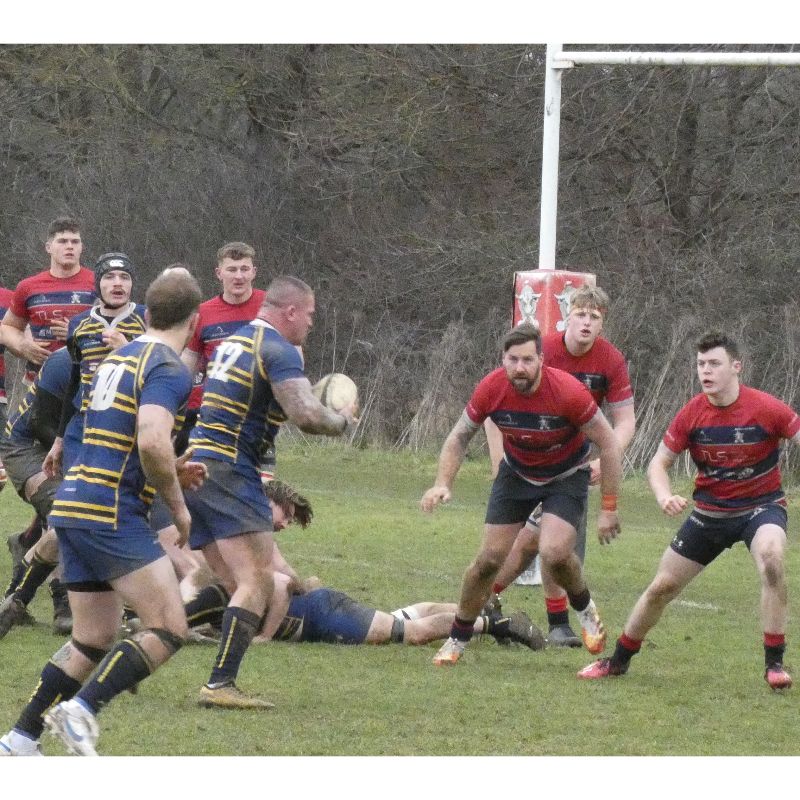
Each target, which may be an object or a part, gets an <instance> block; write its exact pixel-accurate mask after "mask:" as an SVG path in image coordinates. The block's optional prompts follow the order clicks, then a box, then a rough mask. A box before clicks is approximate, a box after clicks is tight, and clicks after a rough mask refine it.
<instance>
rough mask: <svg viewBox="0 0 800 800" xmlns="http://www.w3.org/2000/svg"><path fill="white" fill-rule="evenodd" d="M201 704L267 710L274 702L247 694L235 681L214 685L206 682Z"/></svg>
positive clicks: (201, 694)
mask: <svg viewBox="0 0 800 800" xmlns="http://www.w3.org/2000/svg"><path fill="white" fill-rule="evenodd" d="M199 702H200V705H201V706H203V707H205V708H238V709H248V708H250V709H260V710H267V709H270V708H275V704H274V703H270V702H268V701H266V700H261V699H260V698H258V697H250V696H249V695H246V694H245V693H244V692H243V691H242V690H241V689H240V688H239V687H238V686H237V685H236V684H235V683H234V682H233V681H229V682H227V683H219V684H215V685H213V686H209V684H206V685H205V686H203V688H202V689H200V701H199Z"/></svg>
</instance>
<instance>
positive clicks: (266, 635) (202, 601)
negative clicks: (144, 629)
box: [186, 480, 544, 650]
mask: <svg viewBox="0 0 800 800" xmlns="http://www.w3.org/2000/svg"><path fill="white" fill-rule="evenodd" d="M264 493H265V494H266V496H267V498H268V499H269V503H270V507H271V509H272V525H273V528H274V530H275V531H276V532H277V531H281V530H284V529H285V528H286V527H288V526H289V525H291V524H292V523H293V522H297V523H298V524H300V525H301V526H302V527H303V528H305V527H307V526H308V525H309V524H310V522H311V518H312V516H313V510H312V508H311V504H310V503H309V502H308V500H307V499H306V498H305V497H303V496H302V495H301V494H299V493H298V492H296V491H295V490H294V489H292V487H290V486H288V485H287V484H285V483H283V482H281V481H277V480H275V481H270V482H269V483H267V484H266V485H265V487H264ZM273 559H274V560H275V566H276V570H275V576H274V580H275V589H274V594H273V598H272V601H271V603H270V605H269V607H268V608H267V612H266V614H265V615H264V618H263V621H262V625H261V629H260V631H259V634H258V636H257V637H256V638H255V639H254V641H257V642H268V641H270V640H273V639H274V640H281V641H291V642H330V643H338V644H386V643H388V642H403V643H405V644H414V645H420V644H428V643H429V642H433V641H436V640H438V639H446V638H447V636H448V635H449V633H450V627H451V626H452V624H453V620H454V619H455V611H456V604H455V603H417V604H415V605H413V606H408V607H407V608H403V609H398V610H397V611H394V612H392V613H391V614H389V613H387V612H385V611H379V610H377V609H375V608H370V607H368V606H365V605H362V604H361V603H358V602H357V601H356V600H353V598H351V597H348V596H347V595H346V594H344V592H339V591H336V590H334V589H327V588H320V587H319V579H318V578H308V579H306V580H305V581H303V580H300V578H299V577H298V576H297V573H296V572H295V571H294V569H292V567H291V566H290V565H289V564H288V562H287V561H286V559H285V558H283V556H282V555H281V554H280V551H279V550H278V547H277V545H276V546H275V550H274V556H273ZM312 586H314V588H310V587H312ZM231 591H232V587H231V586H230V585H227V586H226V585H223V584H222V583H219V582H218V583H212V584H209V585H208V586H206V587H204V588H203V589H202V590H201V591H200V592H199V593H198V595H197V597H196V598H195V599H194V600H193V601H191V602H189V603H188V604H187V605H186V618H187V620H188V623H189V626H190V627H200V626H203V625H212V626H214V625H218V624H219V622H220V621H221V619H222V613H223V611H224V610H225V607H226V606H227V602H228V597H229V595H230V593H231ZM474 632H475V633H479V634H481V633H487V634H489V635H491V636H494V637H495V638H496V639H498V640H502V641H515V642H520V643H522V644H525V645H527V646H528V647H530V648H531V649H533V650H540V649H541V648H542V647H544V638H543V637H542V634H541V631H539V629H538V628H537V627H536V626H535V625H533V623H532V622H531V621H530V619H528V617H527V615H525V614H524V613H523V612H515V613H513V614H511V615H510V616H507V617H504V616H501V615H500V614H494V615H491V616H482V617H479V618H478V619H477V620H476V621H475V625H474Z"/></svg>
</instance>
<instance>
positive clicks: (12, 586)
mask: <svg viewBox="0 0 800 800" xmlns="http://www.w3.org/2000/svg"><path fill="white" fill-rule="evenodd" d="M28 567H30V564H29V563H28V562H27V561H26V560H25V559H24V558H23V559H22V561H20V562H19V564H17V566H16V567H14V569H13V570H12V571H11V580H10V581H9V582H8V586H7V587H6V591H5V594H4V595H3V599H5V598H6V597H8V596H9V595H10V594H13V593H14V592H15V591H16V588H17V586H19V582H20V581H21V580H22V577H23V576H24V575H25V573H26V572H27V571H28Z"/></svg>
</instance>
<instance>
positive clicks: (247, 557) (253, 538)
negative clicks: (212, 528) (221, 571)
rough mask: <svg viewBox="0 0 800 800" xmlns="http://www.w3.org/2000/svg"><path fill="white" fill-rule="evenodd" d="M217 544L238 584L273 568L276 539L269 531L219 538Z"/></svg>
mask: <svg viewBox="0 0 800 800" xmlns="http://www.w3.org/2000/svg"><path fill="white" fill-rule="evenodd" d="M216 546H217V550H218V552H219V554H220V556H221V557H222V560H223V561H224V562H225V564H227V566H228V569H229V570H230V572H231V574H232V576H233V579H234V581H235V582H236V584H237V585H239V584H241V583H242V582H243V581H245V580H250V579H253V578H254V577H258V576H261V575H263V574H264V573H265V572H269V571H270V570H271V569H272V551H273V548H274V539H273V537H272V534H271V533H269V532H267V531H256V532H253V533H243V534H241V535H239V536H231V537H230V538H227V539H218V540H217V541H216Z"/></svg>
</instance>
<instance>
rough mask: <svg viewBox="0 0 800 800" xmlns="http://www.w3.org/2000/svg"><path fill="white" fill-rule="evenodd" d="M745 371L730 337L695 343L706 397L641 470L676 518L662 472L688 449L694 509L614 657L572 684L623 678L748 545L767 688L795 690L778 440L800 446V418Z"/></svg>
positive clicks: (676, 505)
mask: <svg viewBox="0 0 800 800" xmlns="http://www.w3.org/2000/svg"><path fill="white" fill-rule="evenodd" d="M741 369H742V362H741V356H740V354H739V348H738V345H737V344H736V342H734V341H733V340H732V339H731V338H730V337H729V336H727V335H725V334H723V333H719V332H710V333H708V334H706V335H705V336H703V337H702V338H701V339H700V341H699V342H698V345H697V375H698V378H699V379H700V385H701V388H702V392H701V393H700V394H698V395H696V396H695V397H693V398H692V399H691V400H690V401H689V402H688V403H687V404H686V405H685V406H684V407H683V408H682V409H681V410H680V411H679V412H678V414H677V416H676V417H675V419H674V420H673V421H672V423H671V425H670V426H669V429H668V430H667V432H666V434H665V436H664V439H663V441H662V442H661V444H660V445H659V447H658V451H657V452H656V454H655V456H654V457H653V459H652V461H651V462H650V466H649V467H648V471H647V477H648V479H649V481H650V487H651V489H652V490H653V494H654V495H655V497H656V501H657V502H658V505H659V506H660V507H661V510H662V511H663V512H664V513H665V514H667V515H668V516H671V517H674V516H677V515H678V514H681V513H682V512H683V511H684V510H685V509H686V507H687V506H688V501H687V500H686V499H685V498H684V497H681V496H680V495H676V494H674V493H673V492H672V488H671V486H670V480H669V474H668V470H669V468H670V467H671V466H672V465H673V464H674V463H675V460H676V459H677V458H678V456H679V455H680V454H681V453H682V452H683V451H684V450H688V451H689V454H690V455H691V457H692V460H693V461H694V463H695V465H696V467H697V476H696V478H695V490H694V495H693V497H694V508H693V509H692V512H691V513H690V515H689V516H688V518H687V519H686V520H685V522H684V523H683V525H682V526H681V528H680V530H679V531H678V532H677V534H675V537H674V538H673V540H672V542H671V544H670V546H669V547H668V548H667V549H666V551H665V552H664V555H663V556H662V558H661V563H660V564H659V566H658V570H657V572H656V576H655V578H654V579H653V581H652V582H651V583H650V585H649V586H648V587H647V589H645V591H644V594H642V596H641V597H640V598H639V600H638V601H637V602H636V605H635V606H634V608H633V611H632V612H631V614H630V616H629V617H628V620H627V622H626V623H625V627H624V628H623V631H622V635H621V636H620V637H619V639H618V641H617V646H616V649H615V651H614V654H613V655H612V656H611V658H605V659H601V660H600V661H596V662H594V663H593V664H590V665H589V666H587V667H585V668H584V669H583V670H581V671H580V672H579V673H578V677H580V678H589V679H592V678H605V677H608V676H612V675H622V674H624V673H625V672H627V671H628V666H629V664H630V661H631V659H632V658H633V656H634V655H636V653H638V652H639V650H640V648H641V646H642V642H643V641H644V638H645V636H646V635H647V633H648V631H650V629H651V628H653V626H654V625H656V623H657V622H658V620H659V619H660V618H661V614H662V613H663V611H664V609H665V608H666V606H667V605H668V604H669V603H670V602H671V601H672V600H674V599H675V598H676V597H677V596H678V595H679V594H680V593H681V592H682V591H683V589H684V588H685V587H686V586H687V585H688V584H689V583H690V582H691V581H692V580H693V579H694V578H696V577H697V576H698V575H699V574H700V573H701V572H702V571H703V570H704V569H705V568H706V567H707V566H708V565H709V564H710V563H711V562H712V561H714V559H715V558H716V557H717V556H718V555H720V553H722V552H723V551H724V550H726V549H728V548H730V547H732V546H733V545H734V544H736V543H737V542H744V544H745V546H746V547H747V549H748V550H749V551H750V555H751V556H752V557H753V561H754V562H755V565H756V568H757V570H758V574H759V577H760V579H761V624H762V626H763V631H764V660H765V664H766V668H765V672H764V677H765V679H766V681H767V683H768V684H769V686H770V687H771V688H772V689H788V688H789V687H790V686H791V685H792V678H791V676H790V675H789V673H788V672H787V671H786V669H785V668H784V666H783V654H784V651H785V648H786V642H785V631H786V619H787V605H786V603H787V600H786V579H785V575H784V563H783V562H784V551H785V548H786V524H787V515H786V498H785V496H784V493H783V488H782V485H781V474H780V468H779V466H778V462H779V457H780V446H781V440H783V439H790V440H791V441H792V442H794V443H795V444H800V417H798V415H797V414H796V413H795V412H794V410H793V409H792V408H790V407H789V406H788V405H786V404H785V403H783V402H781V401H780V400H778V399H777V398H776V397H773V396H772V395H769V394H767V393H766V392H761V391H758V390H757V389H752V388H750V387H749V386H744V385H742V384H741V383H740V381H739V375H740V373H741Z"/></svg>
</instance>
